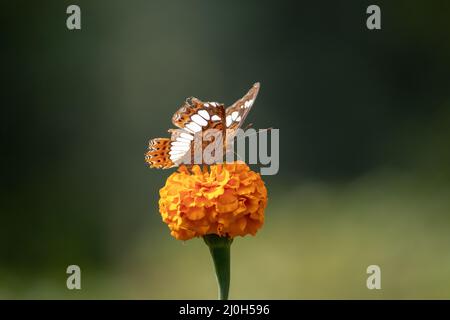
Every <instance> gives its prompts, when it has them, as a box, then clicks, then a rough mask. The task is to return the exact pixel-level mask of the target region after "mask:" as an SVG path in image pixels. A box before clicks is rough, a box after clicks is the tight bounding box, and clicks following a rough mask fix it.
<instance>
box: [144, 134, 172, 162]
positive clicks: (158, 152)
mask: <svg viewBox="0 0 450 320" xmlns="http://www.w3.org/2000/svg"><path fill="white" fill-rule="evenodd" d="M170 141H171V140H170V139H168V138H155V139H152V140H150V142H149V145H148V151H147V153H146V154H145V161H146V162H147V163H148V164H149V165H150V167H151V168H158V169H168V168H172V167H174V166H175V163H174V162H173V161H172V160H171V159H170V149H171V146H170Z"/></svg>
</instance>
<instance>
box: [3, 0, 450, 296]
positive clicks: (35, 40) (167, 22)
mask: <svg viewBox="0 0 450 320" xmlns="http://www.w3.org/2000/svg"><path fill="white" fill-rule="evenodd" d="M70 4H77V5H79V6H80V7H81V12H82V30H80V31H69V30H67V28H66V17H67V14H66V8H67V6H68V5H70ZM369 4H378V5H379V6H380V7H381V12H382V30H378V31H369V30H368V29H367V28H366V18H367V14H366V8H367V6H368V5H369ZM0 15H1V22H2V26H1V31H0V32H1V33H0V34H1V53H0V54H1V61H2V77H1V79H2V83H1V87H2V96H3V98H2V101H1V106H2V108H1V110H2V112H1V114H2V116H1V121H2V125H1V129H0V130H1V133H2V134H1V141H2V154H1V161H2V164H1V186H0V188H1V189H0V190H1V192H0V196H1V201H0V202H1V207H0V208H1V222H0V298H12V299H15V298H39V299H45V298H61V299H79V298H88V299H93V298H114V299H116V298H126V299H128V298H136V299H184V298H192V299H200V298H206V299H214V298H215V297H216V285H215V278H214V273H213V266H212V262H211V261H210V257H209V252H208V250H207V248H206V246H205V245H204V243H203V242H202V241H201V240H200V239H194V240H191V241H187V242H185V243H182V242H180V241H176V240H175V239H173V238H171V236H170V235H169V232H168V229H167V227H166V226H165V225H164V224H163V223H162V222H161V218H160V216H159V213H158V207H157V201H158V190H159V188H160V187H162V185H163V184H164V182H165V179H166V177H167V176H168V175H169V174H170V173H171V172H172V171H173V170H168V171H158V170H156V169H154V170H150V169H148V168H147V167H146V165H145V164H144V153H145V151H146V147H147V141H148V140H149V139H150V138H153V137H160V136H166V135H167V131H166V130H167V129H168V128H170V127H171V122H170V119H171V116H172V114H173V113H174V112H175V110H176V109H177V108H178V107H179V106H180V105H181V103H182V102H183V101H184V99H185V98H186V97H188V96H192V95H193V96H196V97H198V98H200V99H205V100H217V101H220V102H224V103H226V104H230V103H232V102H233V101H234V100H236V99H237V98H239V97H241V96H242V94H243V93H244V92H246V90H247V89H248V88H249V87H250V86H251V84H253V83H254V82H256V81H260V82H261V91H260V95H259V97H258V100H257V102H256V104H255V105H254V107H253V110H252V112H251V113H250V115H249V117H248V118H247V119H248V120H247V122H249V123H250V122H252V123H253V124H254V127H256V128H267V127H274V128H279V129H280V139H281V150H280V152H281V154H280V171H279V173H278V175H275V176H266V177H264V180H265V182H266V185H267V188H268V190H269V205H268V207H267V210H266V224H265V226H264V228H263V229H262V230H261V231H260V232H259V233H258V234H257V235H256V237H245V238H238V239H236V240H235V242H234V244H233V247H232V283H231V291H230V297H231V298H234V299H309V298H326V299H330V298H334V299H344V298H350V299H357V298H360V299H379V298H387V299H393V298H400V299H404V298H414V299H416V298H425V299H428V298H450V232H449V231H450V216H449V213H450V148H449V141H450V95H449V88H450V19H449V16H450V5H449V2H446V1H425V0H423V1H395V3H394V1H389V2H388V1H376V2H368V1H333V2H324V1H317V2H314V3H313V2H311V1H308V2H306V1H295V2H294V1H292V2H284V1H226V2H225V1H221V2H219V1H214V2H213V1H143V0H142V1H129V2H125V1H79V0H76V1H40V2H25V1H3V2H2V4H1V10H0ZM70 264H77V265H79V266H80V267H81V270H82V290H79V291H77V290H74V291H69V290H67V288H66V277H67V275H66V273H65V272H66V268H67V266H68V265H70ZM371 264H377V265H379V266H380V267H381V271H382V280H381V285H382V290H368V289H367V288H366V278H367V276H368V275H367V274H366V268H367V266H369V265H371Z"/></svg>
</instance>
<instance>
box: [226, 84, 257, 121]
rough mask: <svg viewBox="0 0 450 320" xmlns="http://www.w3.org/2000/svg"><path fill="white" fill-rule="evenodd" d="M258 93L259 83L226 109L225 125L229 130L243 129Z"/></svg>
mask: <svg viewBox="0 0 450 320" xmlns="http://www.w3.org/2000/svg"><path fill="white" fill-rule="evenodd" d="M258 92H259V82H257V83H255V84H254V85H253V86H252V87H251V88H250V90H249V91H248V92H247V93H246V94H245V95H244V96H243V97H242V98H241V99H239V100H238V101H236V102H235V103H233V104H232V105H231V106H230V107H228V108H227V109H226V114H225V116H226V117H225V124H226V127H227V129H231V130H237V129H239V128H240V127H241V125H242V123H244V120H245V118H246V117H247V115H248V113H249V112H250V109H251V108H252V106H253V103H254V102H255V99H256V96H257V95H258Z"/></svg>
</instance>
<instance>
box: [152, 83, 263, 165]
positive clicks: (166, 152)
mask: <svg viewBox="0 0 450 320" xmlns="http://www.w3.org/2000/svg"><path fill="white" fill-rule="evenodd" d="M258 91H259V83H255V84H254V85H253V86H252V88H250V90H249V91H248V92H247V94H245V95H244V96H243V97H242V98H241V99H239V100H237V101H236V102H235V103H233V104H232V105H231V106H230V107H228V108H225V106H224V105H223V104H221V103H218V102H203V101H201V100H199V99H197V98H195V97H190V98H187V99H186V101H185V102H184V103H183V105H182V106H181V107H180V108H179V109H178V110H177V111H176V112H175V114H174V115H173V117H172V123H173V125H174V126H176V127H177V128H178V129H169V133H170V134H171V137H170V138H155V139H152V140H150V142H149V150H148V152H147V153H146V154H145V161H146V162H147V163H148V164H149V165H150V167H152V168H159V169H168V168H172V167H175V166H178V165H179V164H180V163H182V162H183V161H184V160H185V159H186V158H190V160H192V159H193V157H194V154H195V152H196V149H195V146H196V145H195V144H194V140H195V139H196V138H197V137H198V136H199V135H203V134H204V133H205V132H207V131H209V130H216V131H217V132H221V135H222V139H223V140H222V143H223V146H224V151H225V149H226V148H227V146H226V142H227V141H230V140H231V139H232V138H233V137H234V135H235V134H236V131H237V129H239V128H240V127H241V126H242V124H243V122H244V120H245V118H246V116H247V115H248V113H249V112H250V109H251V107H252V105H253V103H254V101H255V99H256V96H257V95H258ZM208 143H209V142H207V141H204V140H203V142H202V143H201V144H200V145H199V146H197V148H201V149H202V150H203V149H204V148H205V147H206V145H207V144H208ZM202 150H200V151H202ZM191 163H192V162H191Z"/></svg>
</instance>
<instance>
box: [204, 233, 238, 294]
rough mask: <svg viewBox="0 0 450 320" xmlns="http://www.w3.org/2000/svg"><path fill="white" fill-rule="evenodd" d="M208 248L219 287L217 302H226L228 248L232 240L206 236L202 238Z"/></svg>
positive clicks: (228, 263) (228, 268)
mask: <svg viewBox="0 0 450 320" xmlns="http://www.w3.org/2000/svg"><path fill="white" fill-rule="evenodd" d="M203 240H205V243H206V244H207V245H208V247H209V252H210V253H211V257H212V259H213V261H214V268H215V270H216V278H217V284H218V286H219V300H228V291H229V289H230V246H231V243H232V242H233V239H230V238H228V237H220V236H218V235H216V234H208V235H206V236H204V237H203Z"/></svg>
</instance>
